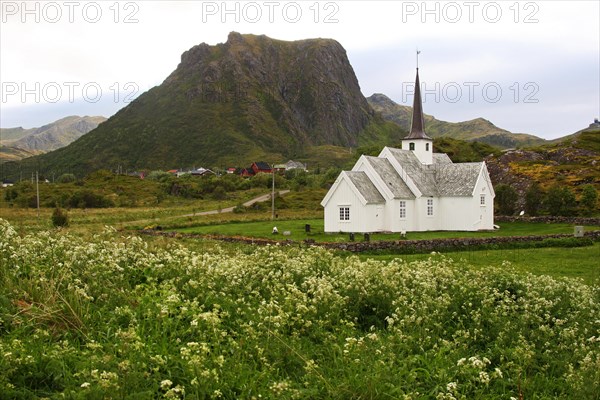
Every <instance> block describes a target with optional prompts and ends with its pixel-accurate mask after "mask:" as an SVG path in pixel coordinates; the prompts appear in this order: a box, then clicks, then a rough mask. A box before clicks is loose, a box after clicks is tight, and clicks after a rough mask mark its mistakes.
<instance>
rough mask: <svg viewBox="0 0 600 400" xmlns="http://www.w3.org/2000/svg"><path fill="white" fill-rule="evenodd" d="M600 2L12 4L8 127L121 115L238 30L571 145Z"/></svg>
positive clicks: (595, 63) (458, 115)
mask: <svg viewBox="0 0 600 400" xmlns="http://www.w3.org/2000/svg"><path fill="white" fill-rule="evenodd" d="M599 4H600V1H598V0H590V1H518V2H517V1H516V0H510V1H495V2H494V1H426V2H423V1H319V2H317V1H315V0H310V1H296V2H292V1H227V2H223V1H214V2H213V1H194V0H191V1H168V2H167V1H119V2H117V1H114V0H111V1H96V2H88V1H27V2H23V1H5V0H2V1H0V5H1V8H0V13H1V15H0V17H1V25H0V52H1V53H0V81H1V88H0V90H1V93H0V95H1V96H0V97H1V99H0V100H1V109H0V126H1V127H3V128H8V127H15V126H23V127H25V128H31V127H37V126H41V125H43V124H45V123H48V122H52V121H54V120H56V119H59V118H61V117H64V116H67V115H104V116H107V117H108V116H111V115H113V114H114V113H115V112H116V111H118V110H119V109H120V108H123V107H125V106H126V105H127V104H128V103H129V102H130V101H131V100H132V99H133V98H135V97H136V96H139V95H140V94H141V93H143V92H145V91H146V90H148V89H149V88H151V87H153V86H156V85H159V84H160V83H161V82H162V81H163V80H164V79H165V78H166V77H167V76H168V75H169V74H170V73H171V72H172V71H173V70H174V69H175V68H176V67H177V65H178V63H179V61H180V56H181V53H183V52H184V51H186V50H188V49H189V48H190V47H192V46H194V45H196V44H199V43H202V42H206V43H208V44H217V43H222V42H225V41H226V40H227V35H228V33H229V32H230V31H237V32H240V33H253V34H265V35H267V36H270V37H273V38H276V39H283V40H297V39H306V38H314V37H323V38H333V39H335V40H337V41H338V42H340V43H341V44H342V46H344V48H345V49H346V51H347V53H348V57H349V59H350V62H351V64H352V66H353V67H354V71H355V73H356V75H357V77H358V80H359V83H360V86H361V89H362V92H363V94H364V95H365V96H370V95H371V94H373V93H384V94H386V95H387V96H389V97H390V98H391V99H392V100H394V101H396V102H398V103H401V104H407V105H411V103H412V96H411V94H412V90H413V88H412V86H411V85H412V83H413V81H414V77H415V67H416V57H415V55H416V54H415V53H416V49H417V48H418V49H419V50H420V51H421V54H420V55H419V71H420V78H421V83H422V85H423V87H422V89H423V91H424V92H423V97H424V105H423V107H424V111H425V112H426V113H427V114H431V115H434V116H435V117H436V118H438V119H441V120H446V121H452V122H458V121H465V120H469V119H474V118H478V117H483V118H485V119H488V120H490V121H492V122H493V123H494V124H495V125H497V126H499V127H501V128H504V129H507V130H510V131H512V132H515V133H519V132H522V133H531V134H535V135H538V136H541V137H544V138H548V139H550V138H555V137H559V136H564V135H567V134H571V133H573V132H575V131H577V130H579V129H581V128H584V127H587V126H588V124H589V123H591V122H592V121H593V119H594V118H597V117H599V116H600V115H599V114H600V39H599V38H600V26H599V24H600V22H599V21H600V7H599Z"/></svg>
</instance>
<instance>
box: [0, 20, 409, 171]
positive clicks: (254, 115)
mask: <svg viewBox="0 0 600 400" xmlns="http://www.w3.org/2000/svg"><path fill="white" fill-rule="evenodd" d="M404 133H405V132H403V130H402V129H401V128H399V127H398V126H396V125H395V124H392V123H390V122H386V121H384V120H383V119H382V118H381V117H378V116H377V115H376V113H375V112H374V111H373V110H372V109H371V107H370V106H369V104H368V103H367V101H366V99H365V98H364V96H363V95H362V94H361V92H360V87H359V85H358V80H357V79H356V76H355V74H354V71H353V69H352V67H351V65H350V63H349V61H348V58H347V56H346V52H345V50H344V49H343V47H342V46H341V45H340V44H339V43H337V42H336V41H334V40H329V39H310V40H301V41H294V42H286V41H280V40H274V39H271V38H268V37H266V36H255V35H240V34H238V33H235V32H232V33H231V34H230V35H229V37H228V40H227V42H226V43H221V44H218V45H215V46H209V45H207V44H204V43H203V44H200V45H197V46H194V47H193V48H191V49H190V50H188V51H186V52H185V53H183V55H182V56H181V63H180V64H179V66H178V67H177V69H176V70H175V71H174V72H173V73H171V75H170V76H169V77H167V78H166V79H165V81H164V82H163V83H162V84H161V85H160V86H157V87H154V88H152V89H151V90H149V91H148V92H146V93H144V94H142V95H140V96H139V97H138V98H137V99H136V100H135V101H133V102H132V103H131V104H129V105H128V106H127V107H125V108H124V109H122V110H121V111H119V112H118V113H117V114H116V115H114V116H113V117H111V118H110V119H109V120H107V121H106V122H104V123H102V124H101V125H100V126H99V127H98V128H97V129H95V130H94V131H92V132H90V133H89V134H87V135H85V136H83V137H81V138H80V139H79V140H77V141H75V142H74V143H72V144H71V145H69V146H67V147H64V148H61V149H59V150H57V151H54V152H52V153H48V154H45V155H43V156H40V157H34V158H32V159H30V160H26V161H24V164H23V165H22V167H24V168H26V169H27V168H33V167H34V166H35V167H36V168H40V169H43V170H44V171H46V173H49V172H54V173H57V174H58V173H62V172H65V171H70V172H75V173H77V174H84V173H87V172H89V171H92V170H96V169H101V168H107V169H114V168H117V166H121V168H123V169H129V170H132V169H145V168H147V169H168V168H177V167H185V166H188V165H196V166H198V165H204V166H207V167H212V166H239V165H246V164H249V163H250V162H252V161H256V160H261V159H263V160H265V161H269V162H275V161H276V162H280V161H281V160H284V159H287V158H295V159H300V160H312V161H317V163H318V162H319V160H318V159H317V160H315V158H316V157H317V156H318V155H319V154H322V152H323V146H335V147H337V148H344V149H347V148H353V147H356V146H359V145H363V144H372V143H380V144H381V145H385V144H387V143H389V142H398V140H399V139H400V137H402V136H403V135H404ZM320 161H321V165H323V164H327V160H320ZM11 168H13V169H14V167H13V166H11V165H6V166H5V170H6V171H9V170H10V169H11ZM8 173H10V172H8Z"/></svg>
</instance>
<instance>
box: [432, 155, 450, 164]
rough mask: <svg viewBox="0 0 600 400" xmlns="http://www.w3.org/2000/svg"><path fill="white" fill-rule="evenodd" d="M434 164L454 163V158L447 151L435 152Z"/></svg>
mask: <svg viewBox="0 0 600 400" xmlns="http://www.w3.org/2000/svg"><path fill="white" fill-rule="evenodd" d="M433 163H434V164H452V160H451V159H450V157H448V154H446V153H433Z"/></svg>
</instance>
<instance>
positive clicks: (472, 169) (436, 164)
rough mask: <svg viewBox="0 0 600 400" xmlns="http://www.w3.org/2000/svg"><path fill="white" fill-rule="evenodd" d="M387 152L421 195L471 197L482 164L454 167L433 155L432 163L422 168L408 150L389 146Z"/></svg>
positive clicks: (465, 164) (446, 157)
mask: <svg viewBox="0 0 600 400" xmlns="http://www.w3.org/2000/svg"><path fill="white" fill-rule="evenodd" d="M388 150H389V151H390V153H391V154H392V156H393V157H394V158H395V159H396V160H397V161H398V163H399V164H400V165H401V166H402V169H403V170H404V171H405V172H406V175H407V177H408V178H410V179H411V180H412V181H413V182H414V183H415V185H416V186H417V188H418V189H419V191H420V192H421V193H422V195H423V196H434V197H443V196H471V195H472V194H473V190H474V189H475V185H476V184H477V178H478V177H479V172H480V171H481V168H482V165H483V162H476V163H458V164H454V163H453V162H452V161H451V160H450V157H448V155H447V154H444V153H434V157H433V164H431V165H423V164H422V163H421V162H420V161H419V159H418V158H417V156H416V155H415V154H414V153H413V152H412V151H410V150H402V149H396V148H391V147H388ZM399 177H400V176H399Z"/></svg>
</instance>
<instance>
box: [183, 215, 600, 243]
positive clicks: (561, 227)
mask: <svg viewBox="0 0 600 400" xmlns="http://www.w3.org/2000/svg"><path fill="white" fill-rule="evenodd" d="M306 224H309V225H310V226H311V232H310V233H306V232H305V229H304V227H305V225H306ZM274 226H276V227H277V229H278V230H279V235H273V234H272V230H273V227H274ZM323 229H324V226H323V219H322V218H320V219H307V220H275V221H270V220H269V221H255V222H230V223H226V224H210V225H200V226H194V227H189V228H182V229H178V231H180V232H185V233H200V234H216V235H229V236H233V235H239V236H247V237H258V238H270V239H273V238H276V239H292V240H304V239H314V240H316V241H317V242H346V241H348V240H349V235H348V234H340V233H324V232H323ZM586 229H587V230H595V229H600V226H588V227H586ZM285 231H288V232H289V233H290V235H285V236H284V235H283V232H285ZM558 233H567V234H568V233H573V225H571V224H538V223H536V224H533V223H526V222H506V223H501V224H500V229H498V230H494V231H485V232H409V233H408V234H407V236H406V239H412V240H420V239H437V238H459V237H496V236H528V235H550V234H558ZM399 238H400V235H399V234H398V233H396V234H388V233H375V234H372V235H371V240H398V239H399ZM356 239H357V240H361V235H358V234H357V235H356Z"/></svg>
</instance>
